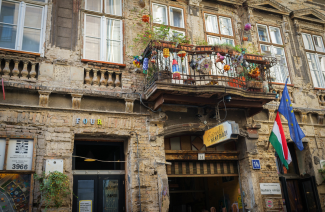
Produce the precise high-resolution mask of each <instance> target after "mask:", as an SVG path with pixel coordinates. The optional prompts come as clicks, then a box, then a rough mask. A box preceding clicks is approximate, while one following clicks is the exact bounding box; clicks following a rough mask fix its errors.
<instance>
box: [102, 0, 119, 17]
mask: <svg viewBox="0 0 325 212" xmlns="http://www.w3.org/2000/svg"><path fill="white" fill-rule="evenodd" d="M105 6H106V9H105V11H106V13H109V14H112V15H122V9H121V0H106V3H105Z"/></svg>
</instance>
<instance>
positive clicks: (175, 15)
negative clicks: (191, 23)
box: [169, 7, 184, 28]
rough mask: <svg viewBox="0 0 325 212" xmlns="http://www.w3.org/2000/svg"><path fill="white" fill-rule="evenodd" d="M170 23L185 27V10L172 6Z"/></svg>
mask: <svg viewBox="0 0 325 212" xmlns="http://www.w3.org/2000/svg"><path fill="white" fill-rule="evenodd" d="M169 12H170V13H169V15H170V25H171V26H175V27H182V28H183V27H184V20H183V10H182V9H177V8H173V7H170V11H169Z"/></svg>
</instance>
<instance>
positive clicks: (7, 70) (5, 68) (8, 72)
mask: <svg viewBox="0 0 325 212" xmlns="http://www.w3.org/2000/svg"><path fill="white" fill-rule="evenodd" d="M9 63H10V60H5V66H4V67H3V69H2V73H3V76H2V77H4V78H9V74H10V69H9Z"/></svg>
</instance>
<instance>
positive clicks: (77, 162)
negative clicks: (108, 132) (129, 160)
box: [72, 141, 125, 212]
mask: <svg viewBox="0 0 325 212" xmlns="http://www.w3.org/2000/svg"><path fill="white" fill-rule="evenodd" d="M123 144H124V143H123V141H120V142H103V141H75V146H74V152H73V156H74V157H73V161H72V164H73V165H72V166H73V167H72V169H73V193H74V194H75V195H76V196H74V197H73V207H72V211H73V212H82V211H92V212H96V211H102V212H121V211H125V185H124V184H125V183H124V180H125V170H124V163H123V162H121V161H124V160H125V159H124V145H123Z"/></svg>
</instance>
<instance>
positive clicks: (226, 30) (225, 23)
mask: <svg viewBox="0 0 325 212" xmlns="http://www.w3.org/2000/svg"><path fill="white" fill-rule="evenodd" d="M219 24H220V32H221V34H222V35H229V36H233V34H232V26H231V19H230V18H225V17H219Z"/></svg>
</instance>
